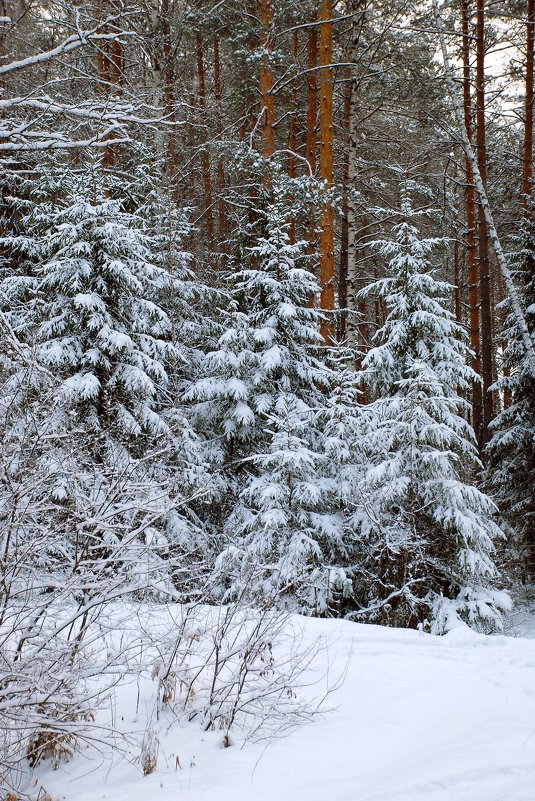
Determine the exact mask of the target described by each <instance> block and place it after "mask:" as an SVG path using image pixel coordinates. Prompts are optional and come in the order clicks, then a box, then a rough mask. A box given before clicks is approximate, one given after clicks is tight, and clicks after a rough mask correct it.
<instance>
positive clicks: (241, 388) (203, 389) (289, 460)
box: [190, 193, 345, 612]
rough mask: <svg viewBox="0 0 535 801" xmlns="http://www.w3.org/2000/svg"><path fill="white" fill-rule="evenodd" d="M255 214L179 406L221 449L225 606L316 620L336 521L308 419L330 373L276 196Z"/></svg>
mask: <svg viewBox="0 0 535 801" xmlns="http://www.w3.org/2000/svg"><path fill="white" fill-rule="evenodd" d="M275 195H276V199H274V200H273V199H271V200H270V201H269V202H268V203H266V208H265V209H264V211H263V212H262V214H263V221H264V231H263V235H262V236H260V237H259V238H258V239H257V242H256V244H254V245H253V246H252V247H250V248H248V249H247V250H246V251H245V252H244V253H243V260H244V261H245V262H246V266H242V268H241V269H239V270H236V271H235V272H234V273H232V274H231V275H230V276H229V287H230V292H231V297H232V304H233V305H232V308H231V309H230V310H229V312H228V315H227V320H226V322H225V324H224V329H225V330H224V333H223V334H222V335H221V337H220V339H219V342H218V344H217V349H215V350H214V351H212V352H210V353H208V354H207V357H206V366H205V373H206V374H205V377H204V378H203V379H201V380H200V381H199V382H197V384H196V385H195V386H194V388H193V389H192V391H191V392H190V395H191V396H192V397H194V398H195V400H196V401H197V404H198V412H199V414H200V415H204V419H205V421H206V422H205V426H206V427H207V428H208V429H210V430H212V431H214V433H215V434H217V435H219V436H220V437H221V438H222V439H223V440H224V442H225V450H226V457H225V460H226V473H227V476H228V477H229V495H228V508H227V510H226V512H225V514H224V516H223V515H222V517H223V519H222V520H221V521H220V531H221V537H222V539H221V549H220V550H221V553H220V557H219V559H218V561H217V566H216V578H217V581H218V583H219V586H218V588H217V590H216V592H217V593H218V594H219V595H220V596H222V597H225V598H231V597H236V596H238V595H240V594H241V593H242V592H243V590H244V587H245V588H246V589H247V592H249V593H250V596H251V597H252V598H254V599H259V598H266V597H269V598H270V599H274V597H275V596H276V595H277V594H279V595H280V596H281V598H283V600H284V601H285V602H287V603H288V604H292V603H293V604H297V605H298V606H299V608H301V609H302V610H303V611H306V610H308V611H312V610H313V611H315V612H320V611H321V612H325V611H326V609H327V598H328V596H329V594H330V593H331V592H332V591H333V589H334V586H335V585H337V586H340V585H341V584H343V583H344V581H345V578H343V577H342V578H341V577H340V576H341V572H340V571H339V572H337V566H338V565H339V564H340V562H339V554H338V556H337V557H335V553H337V552H340V550H341V548H340V538H341V522H340V519H339V517H337V516H336V514H332V513H331V510H332V509H333V508H334V506H335V503H334V500H335V498H337V497H338V496H337V493H336V491H335V490H336V482H335V481H334V480H332V479H331V478H329V476H328V475H327V471H326V465H327V462H328V459H327V456H326V455H325V453H324V452H323V443H322V437H321V435H320V432H319V430H318V427H317V425H316V419H317V413H318V411H319V410H320V409H321V408H323V407H324V405H325V403H326V395H325V391H326V390H328V387H329V384H330V382H331V381H332V378H333V373H332V369H331V368H329V367H328V366H327V365H326V363H325V360H324V358H323V357H322V350H321V347H320V345H321V337H320V334H319V325H320V320H321V313H320V312H319V311H318V310H317V309H315V308H312V307H311V306H310V298H311V296H313V295H315V294H316V293H317V291H318V287H317V285H316V282H315V280H314V278H313V276H312V274H311V272H310V271H309V270H308V269H307V267H308V263H307V258H306V256H305V255H304V253H305V247H306V243H304V242H296V243H291V242H290V239H289V229H290V220H289V217H290V214H289V209H288V206H287V204H286V203H285V200H284V196H282V197H281V195H280V194H277V193H275Z"/></svg>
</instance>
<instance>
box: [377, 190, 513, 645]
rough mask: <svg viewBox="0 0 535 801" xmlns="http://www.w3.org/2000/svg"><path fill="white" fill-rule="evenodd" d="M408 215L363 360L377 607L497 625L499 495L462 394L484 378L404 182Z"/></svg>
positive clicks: (394, 617)
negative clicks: (483, 467) (492, 489)
mask: <svg viewBox="0 0 535 801" xmlns="http://www.w3.org/2000/svg"><path fill="white" fill-rule="evenodd" d="M400 194H401V210H400V213H401V222H400V223H398V224H397V225H396V226H394V229H393V238H392V240H382V241H378V242H377V243H376V246H377V247H378V248H379V252H380V254H381V255H382V256H383V257H384V258H385V260H388V262H387V275H386V277H385V278H382V279H380V280H378V281H377V282H376V283H375V285H372V286H370V287H369V288H368V289H367V290H365V291H366V292H367V293H368V292H376V293H377V294H378V295H379V296H381V297H383V298H384V300H385V302H386V305H387V308H388V310H389V313H388V317H387V319H386V322H385V324H384V326H383V327H382V328H381V329H380V330H379V331H378V333H377V336H376V339H377V341H378V344H377V345H376V346H375V347H374V348H373V349H372V350H371V351H370V352H369V353H368V354H367V356H366V358H365V360H364V362H363V370H364V380H365V382H366V384H367V386H368V387H369V388H370V390H371V391H372V392H373V393H374V394H375V397H376V400H374V402H373V403H372V404H371V411H372V412H373V421H372V426H371V430H370V433H369V440H368V443H369V445H368V447H369V449H370V454H371V465H370V468H369V470H368V471H367V477H366V482H367V485H368V492H369V493H370V498H372V499H373V514H372V515H370V516H369V521H368V523H365V524H364V529H363V533H364V534H365V536H366V538H367V539H368V540H369V543H370V546H369V547H370V556H371V557H372V558H373V559H374V562H375V568H374V570H373V572H374V574H375V577H376V578H375V580H374V582H373V589H372V593H371V595H370V605H371V606H372V607H374V608H377V610H378V614H379V617H380V619H382V620H386V621H391V622H394V623H395V624H397V625H400V624H401V625H415V624H416V623H417V622H418V621H422V620H424V619H425V618H428V619H430V618H432V620H433V621H434V622H433V627H434V629H435V630H438V631H443V630H446V629H447V628H448V627H449V626H450V625H452V624H453V619H454V618H456V617H459V618H461V619H462V620H465V621H466V622H468V623H469V624H470V625H473V626H476V627H482V628H493V627H497V628H499V627H500V625H501V611H502V610H503V609H504V608H507V606H508V603H507V598H506V596H504V595H503V593H498V592H495V590H494V589H493V585H494V583H495V580H496V577H497V570H496V568H495V565H494V563H493V553H494V549H495V546H494V541H495V540H496V539H497V538H499V537H500V536H501V532H500V530H499V529H498V527H497V526H496V524H495V523H494V522H493V515H494V512H495V508H494V505H493V503H492V501H491V500H490V499H489V498H488V497H486V496H485V495H484V494H483V493H482V492H481V491H480V490H479V489H477V487H476V486H475V485H474V483H473V481H474V478H475V474H476V471H477V469H478V468H479V466H480V464H479V460H478V456H477V451H476V447H475V438H474V432H473V430H472V429H471V427H470V425H469V423H468V422H467V421H466V419H465V416H464V414H465V413H466V411H467V403H466V401H464V400H463V398H462V397H461V393H462V392H467V391H468V390H469V387H470V385H471V381H472V380H474V379H475V378H477V377H476V376H475V375H474V374H473V372H472V370H471V368H470V367H468V366H467V364H466V359H465V357H466V350H467V348H466V343H465V341H464V340H465V338H464V333H463V331H462V329H461V328H460V327H459V325H458V324H457V323H456V322H455V320H454V318H453V316H452V314H451V312H449V311H448V310H447V308H446V307H445V305H444V298H445V296H446V294H447V293H448V292H450V291H451V287H450V286H449V285H448V284H447V283H445V282H442V281H439V280H438V279H437V278H436V277H435V275H434V272H433V270H432V269H431V264H430V255H431V253H432V251H433V249H434V248H435V247H436V246H437V245H439V244H440V239H436V238H435V239H429V238H428V239H423V238H421V237H420V235H419V232H418V229H417V227H416V224H415V223H416V221H417V219H418V217H419V216H421V215H420V214H419V213H418V212H415V211H414V210H413V208H412V205H411V200H410V186H407V184H403V185H402V186H401V191H400Z"/></svg>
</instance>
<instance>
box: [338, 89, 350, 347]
mask: <svg viewBox="0 0 535 801" xmlns="http://www.w3.org/2000/svg"><path fill="white" fill-rule="evenodd" d="M351 84H352V81H348V82H347V83H346V86H345V90H344V119H343V125H344V145H345V154H344V180H343V196H342V225H341V231H340V262H339V271H338V308H339V309H342V310H345V309H347V266H348V253H347V247H348V233H349V232H348V218H347V214H348V212H347V204H348V198H347V196H348V189H349V187H350V186H352V185H353V184H349V118H350V110H351ZM346 323H347V315H346V312H345V311H343V312H342V314H341V315H340V325H339V331H338V335H339V339H341V340H342V339H345V335H346V328H347V325H346Z"/></svg>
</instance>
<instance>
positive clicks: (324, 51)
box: [319, 0, 334, 342]
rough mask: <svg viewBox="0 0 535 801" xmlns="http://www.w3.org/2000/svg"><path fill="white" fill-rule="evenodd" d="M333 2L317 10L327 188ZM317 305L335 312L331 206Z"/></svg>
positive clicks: (327, 334) (325, 218) (325, 215)
mask: <svg viewBox="0 0 535 801" xmlns="http://www.w3.org/2000/svg"><path fill="white" fill-rule="evenodd" d="M331 18H332V0H322V3H321V11H320V21H321V22H322V24H321V25H320V48H319V50H320V54H319V55H320V60H319V65H320V70H319V85H320V165H319V166H320V169H319V173H320V179H321V181H322V182H323V184H324V186H325V188H326V189H330V188H331V187H332V185H333V180H334V170H333V70H332V66H331V64H332V22H330V20H331ZM320 287H321V297H320V306H321V308H322V309H323V310H324V311H326V312H327V313H329V312H332V311H333V310H334V207H333V204H332V202H330V201H328V202H326V203H324V204H323V207H322V210H321V217H320ZM321 334H322V336H323V339H324V341H325V342H328V341H329V340H330V339H331V337H332V323H331V321H330V320H327V321H325V322H324V323H323V324H322V327H321Z"/></svg>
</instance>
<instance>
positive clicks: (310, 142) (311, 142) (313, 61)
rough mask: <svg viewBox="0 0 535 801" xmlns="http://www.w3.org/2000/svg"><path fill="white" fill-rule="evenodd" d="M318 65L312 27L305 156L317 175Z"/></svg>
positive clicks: (312, 233) (312, 232)
mask: <svg viewBox="0 0 535 801" xmlns="http://www.w3.org/2000/svg"><path fill="white" fill-rule="evenodd" d="M317 65H318V29H317V28H316V26H315V25H314V26H312V27H311V28H309V31H308V42H307V69H308V70H309V71H308V72H307V136H306V148H305V156H306V159H307V161H308V164H309V167H310V174H311V175H315V174H316V116H317V110H318V78H317V73H316V67H317ZM307 239H308V243H309V245H308V249H307V252H308V254H309V255H312V254H313V253H314V250H315V245H316V222H315V219H314V209H313V208H311V209H310V223H309V226H308V235H307Z"/></svg>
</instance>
